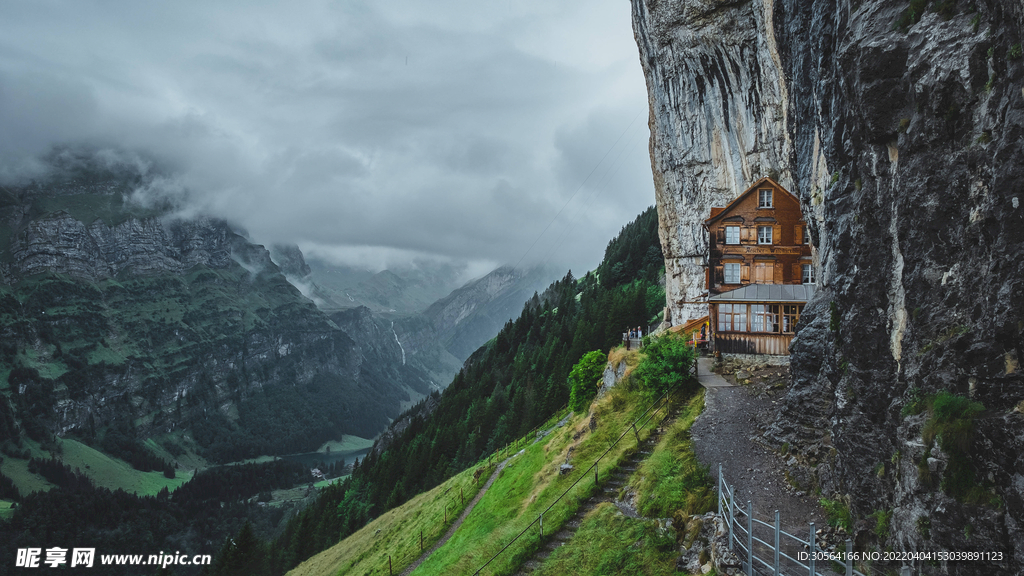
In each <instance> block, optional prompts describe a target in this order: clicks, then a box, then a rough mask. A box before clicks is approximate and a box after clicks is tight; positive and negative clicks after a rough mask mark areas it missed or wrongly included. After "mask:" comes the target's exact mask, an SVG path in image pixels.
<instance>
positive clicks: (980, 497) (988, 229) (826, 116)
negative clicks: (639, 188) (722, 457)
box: [633, 0, 1024, 574]
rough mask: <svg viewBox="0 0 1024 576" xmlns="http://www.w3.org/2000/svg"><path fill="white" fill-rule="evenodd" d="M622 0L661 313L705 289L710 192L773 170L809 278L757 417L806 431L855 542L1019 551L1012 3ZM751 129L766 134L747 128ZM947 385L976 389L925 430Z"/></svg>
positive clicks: (1021, 432) (805, 443) (1022, 149)
mask: <svg viewBox="0 0 1024 576" xmlns="http://www.w3.org/2000/svg"><path fill="white" fill-rule="evenodd" d="M633 9H634V26H635V30H636V38H637V42H638V45H639V48H640V57H641V62H642V64H643V66H644V70H645V73H646V76H647V81H648V87H649V91H650V102H651V123H652V126H651V128H652V138H651V152H652V166H653V169H654V175H655V183H656V189H657V192H658V207H659V213H660V217H661V222H662V234H663V236H662V243H663V245H664V246H665V252H666V268H667V275H668V278H667V282H668V285H669V288H668V293H669V305H670V306H671V307H672V308H673V314H676V313H683V314H684V316H685V315H686V310H687V308H686V306H685V305H684V302H685V300H686V299H688V298H689V297H690V296H691V295H693V294H696V293H699V292H700V291H701V290H702V289H703V287H702V280H703V276H702V273H703V271H702V270H700V269H699V267H698V266H696V263H695V262H694V261H693V256H694V255H697V254H700V248H701V245H700V242H699V241H695V240H694V239H693V237H694V234H695V233H696V231H699V227H698V226H699V221H700V220H702V219H703V218H705V217H706V214H707V209H706V207H709V206H711V205H714V204H721V203H722V201H723V200H724V199H726V198H725V197H726V196H728V194H729V193H733V194H734V193H736V192H738V191H739V190H741V189H742V188H743V186H742V184H743V182H748V181H749V180H750V179H751V178H752V177H756V176H758V175H760V174H762V173H769V172H772V171H774V172H776V173H777V174H778V175H779V176H780V181H781V182H782V183H783V184H784V185H786V186H787V187H788V188H790V190H791V191H793V192H794V193H795V194H797V195H798V196H799V197H800V198H801V202H802V205H803V209H804V212H805V216H806V217H807V220H808V222H809V223H810V226H811V232H812V240H813V243H814V245H815V249H816V257H817V258H818V263H819V266H820V271H819V279H820V280H819V281H820V284H821V285H820V286H819V288H820V289H819V291H818V296H817V297H816V299H815V301H813V302H812V303H810V304H809V305H808V307H807V309H806V310H805V314H804V316H803V317H802V318H801V329H800V332H799V334H798V336H797V338H796V340H795V341H794V344H793V347H792V349H791V352H792V361H793V364H792V374H793V386H792V387H791V390H790V392H789V394H788V397H787V399H786V402H785V406H784V408H783V409H782V411H781V415H780V418H779V420H778V422H776V424H775V426H774V427H773V429H772V430H770V435H771V436H772V438H773V439H774V440H775V441H777V442H778V443H780V444H781V443H783V442H788V443H789V445H790V446H791V447H794V448H796V449H797V450H798V451H799V456H798V459H800V460H801V461H802V462H803V463H804V464H805V465H806V466H807V469H808V471H809V472H810V475H809V477H810V478H812V482H813V483H814V484H816V485H817V487H820V489H821V490H822V493H823V494H824V495H825V496H829V497H838V498H842V499H844V500H846V501H848V502H849V504H850V506H851V510H852V512H853V514H854V516H855V517H856V518H860V519H864V520H865V521H862V522H860V523H858V528H857V530H856V532H857V534H856V537H857V545H858V547H861V548H864V549H868V548H872V547H873V548H875V549H878V550H883V549H886V548H888V547H892V548H893V549H895V550H898V551H942V550H945V551H964V550H978V551H992V552H1001V553H1002V554H1003V559H1002V561H989V562H980V563H952V562H945V561H939V562H938V565H937V566H933V565H932V564H930V563H927V562H925V563H923V569H924V572H925V573H944V574H976V573H982V572H984V573H986V574H1011V573H1017V572H1018V571H1019V570H1020V569H1021V567H1022V566H1024V538H1022V535H1024V534H1022V523H1024V458H1022V456H1021V454H1024V417H1022V416H1021V413H1020V411H1019V408H1018V407H1019V406H1020V402H1021V401H1022V400H1024V386H1022V384H1024V382H1022V379H1021V370H1020V367H1019V362H1020V359H1021V356H1022V353H1024V350H1022V348H1024V338H1022V334H1024V309H1022V305H1021V302H1024V261H1022V256H1024V254H1022V246H1024V207H1022V206H1021V203H1022V200H1024V198H1022V197H1024V184H1022V182H1024V138H1022V136H1024V57H1022V54H1021V52H1022V50H1021V42H1022V38H1021V30H1022V29H1024V7H1022V5H1021V4H1020V3H1019V2H1016V1H1014V0H978V1H976V2H970V3H968V2H963V1H962V2H956V1H952V0H947V1H933V2H922V1H914V2H906V1H903V0H864V1H862V2H843V1H837V0H830V1H826V2H814V3H810V2H804V1H800V0H777V1H776V2H775V3H774V4H772V3H770V2H758V1H757V0H754V1H752V2H746V3H730V2H714V3H712V2H666V1H664V0H662V1H653V0H647V1H645V0H634V2H633ZM773 39H774V40H773ZM722 69H727V70H732V71H733V74H732V75H726V74H725V73H723V72H722ZM754 70H756V71H757V73H756V74H754V73H752V72H753V71H754ZM744 74H746V78H748V79H747V80H746V81H743V82H739V81H734V80H733V78H735V77H743V75H744ZM726 79H728V81H726ZM712 85H714V86H716V90H715V91H713V94H712V96H709V94H711V93H712V91H710V90H709V89H708V88H707V87H708V86H712ZM753 102H757V103H758V104H756V105H755V104H751V103H753ZM740 103H745V104H747V109H749V110H751V111H750V112H749V113H746V114H744V113H742V111H743V110H744V107H743V106H740ZM737 108H738V109H739V110H740V113H737ZM751 119H755V122H753V123H751V122H750V120H751ZM751 126H753V127H754V128H753V129H752V128H751ZM715 127H718V132H716V131H715V129H714V128H715ZM750 133H753V134H754V135H756V138H755V139H754V141H755V142H756V144H748V142H749V141H748V140H743V139H742V138H740V137H739V135H741V134H743V135H746V134H750ZM716 143H721V144H716ZM744 161H745V163H744ZM743 166H749V169H750V170H751V172H752V173H751V174H750V176H751V178H747V177H746V173H745V172H744V170H745V168H742V167H743ZM686 258H690V261H689V262H687V261H685V259H686ZM680 259H684V260H680ZM698 274H699V275H700V277H698ZM691 315H692V313H691ZM940 391H946V392H948V393H952V394H955V395H957V396H960V397H963V398H970V399H972V400H974V401H976V402H980V403H981V404H982V405H983V406H984V411H983V412H982V413H980V414H977V415H975V416H974V417H972V418H968V419H967V420H966V422H967V424H966V425H965V426H964V427H963V428H960V429H959V430H955V431H954V430H951V429H947V430H946V432H945V436H946V437H945V438H943V437H942V436H943V434H942V433H940V434H939V435H938V437H936V438H932V432H933V430H934V429H935V424H936V423H937V422H938V421H939V418H937V416H936V415H935V413H934V411H932V410H929V409H927V406H928V398H929V397H931V396H933V395H935V394H937V393H938V392H940ZM918 399H924V401H923V402H920V401H917V400H918ZM922 410H923V411H922ZM915 412H916V414H915ZM957 445H959V447H957ZM944 447H945V448H946V449H944ZM873 513H876V514H875V516H874V517H871V516H869V515H871V514H873ZM886 514H891V521H890V523H889V526H888V527H887V528H885V527H884V526H883V528H885V529H879V530H878V533H877V534H876V533H875V531H874V530H873V529H874V528H875V527H876V519H877V518H879V517H884V516H885V515H886ZM921 564H922V563H920V562H918V563H915V566H920V565H921ZM929 571H931V572H929Z"/></svg>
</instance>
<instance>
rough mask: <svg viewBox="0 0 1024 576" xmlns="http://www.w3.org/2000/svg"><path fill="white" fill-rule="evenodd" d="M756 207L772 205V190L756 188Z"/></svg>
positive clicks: (769, 206)
mask: <svg viewBox="0 0 1024 576" xmlns="http://www.w3.org/2000/svg"><path fill="white" fill-rule="evenodd" d="M757 207H758V208H771V207H772V191H771V190H758V191H757Z"/></svg>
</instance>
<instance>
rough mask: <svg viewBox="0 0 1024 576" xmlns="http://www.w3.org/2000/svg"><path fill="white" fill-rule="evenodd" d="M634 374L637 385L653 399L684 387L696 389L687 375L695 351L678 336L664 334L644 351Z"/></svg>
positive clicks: (695, 357)
mask: <svg viewBox="0 0 1024 576" xmlns="http://www.w3.org/2000/svg"><path fill="white" fill-rule="evenodd" d="M644 354H645V357H644V359H643V360H641V361H640V365H639V366H637V368H636V372H634V375H635V376H636V377H637V378H638V379H639V381H640V383H641V385H642V386H643V387H644V388H646V389H647V390H650V391H651V392H653V393H654V394H655V395H657V396H661V395H662V394H664V393H665V392H668V391H669V390H674V389H676V388H679V387H682V386H684V385H688V386H692V387H694V388H696V379H695V378H693V376H692V374H691V369H692V368H693V363H694V362H696V360H697V352H696V351H695V350H694V349H693V348H692V347H690V346H689V344H687V342H686V340H685V339H684V338H683V337H681V336H676V335H674V334H668V335H665V336H662V337H661V338H658V339H655V340H654V341H653V342H651V344H650V345H649V346H647V348H645V349H644Z"/></svg>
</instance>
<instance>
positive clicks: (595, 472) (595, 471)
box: [594, 462, 599, 486]
mask: <svg viewBox="0 0 1024 576" xmlns="http://www.w3.org/2000/svg"><path fill="white" fill-rule="evenodd" d="M598 484H599V482H598V481H597V462H594V486H597V485H598Z"/></svg>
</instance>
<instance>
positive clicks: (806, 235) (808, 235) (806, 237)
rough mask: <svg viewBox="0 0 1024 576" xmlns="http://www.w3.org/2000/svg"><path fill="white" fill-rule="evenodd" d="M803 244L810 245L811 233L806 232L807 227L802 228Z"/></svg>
mask: <svg viewBox="0 0 1024 576" xmlns="http://www.w3.org/2000/svg"><path fill="white" fill-rule="evenodd" d="M803 228H804V244H810V243H811V233H810V232H808V231H807V226H804V227H803Z"/></svg>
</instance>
